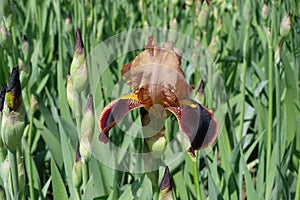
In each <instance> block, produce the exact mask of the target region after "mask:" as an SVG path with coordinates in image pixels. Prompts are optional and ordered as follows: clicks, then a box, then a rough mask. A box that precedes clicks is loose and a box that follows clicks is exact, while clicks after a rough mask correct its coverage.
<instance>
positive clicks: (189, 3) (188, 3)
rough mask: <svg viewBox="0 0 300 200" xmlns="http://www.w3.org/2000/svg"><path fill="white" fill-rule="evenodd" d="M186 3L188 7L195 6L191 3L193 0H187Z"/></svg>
mask: <svg viewBox="0 0 300 200" xmlns="http://www.w3.org/2000/svg"><path fill="white" fill-rule="evenodd" d="M184 3H185V5H187V6H192V5H193V1H191V0H185V1H184Z"/></svg>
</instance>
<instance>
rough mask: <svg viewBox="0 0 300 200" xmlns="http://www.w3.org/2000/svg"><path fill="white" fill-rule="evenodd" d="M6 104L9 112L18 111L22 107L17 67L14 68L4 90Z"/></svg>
mask: <svg viewBox="0 0 300 200" xmlns="http://www.w3.org/2000/svg"><path fill="white" fill-rule="evenodd" d="M6 104H7V106H8V108H9V111H19V110H20V108H21V107H23V101H22V91H21V83H20V78H19V67H18V66H17V67H14V68H13V70H12V73H11V75H10V79H9V83H8V86H7V88H6Z"/></svg>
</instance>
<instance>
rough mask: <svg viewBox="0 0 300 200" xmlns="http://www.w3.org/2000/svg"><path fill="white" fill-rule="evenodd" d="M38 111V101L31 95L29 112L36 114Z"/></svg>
mask: <svg viewBox="0 0 300 200" xmlns="http://www.w3.org/2000/svg"><path fill="white" fill-rule="evenodd" d="M37 109H38V101H37V100H36V98H35V96H34V95H31V99H30V108H29V112H30V114H34V112H35V111H36V110H37Z"/></svg>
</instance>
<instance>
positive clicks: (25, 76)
mask: <svg viewBox="0 0 300 200" xmlns="http://www.w3.org/2000/svg"><path fill="white" fill-rule="evenodd" d="M18 65H19V68H20V82H21V85H22V87H23V88H24V87H26V85H27V83H28V81H29V79H30V76H31V67H30V65H29V64H28V65H26V64H25V63H24V62H23V61H22V60H21V59H20V58H19V59H18ZM23 88H22V89H23Z"/></svg>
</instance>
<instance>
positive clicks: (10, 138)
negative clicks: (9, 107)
mask: <svg viewBox="0 0 300 200" xmlns="http://www.w3.org/2000/svg"><path fill="white" fill-rule="evenodd" d="M23 131H24V114H21V113H19V112H15V111H11V112H10V113H8V114H6V113H4V115H3V119H2V129H1V136H2V140H3V143H4V144H5V146H6V148H7V149H8V150H10V151H15V150H17V148H18V147H19V145H20V142H21V139H22V136H23Z"/></svg>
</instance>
